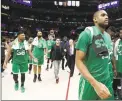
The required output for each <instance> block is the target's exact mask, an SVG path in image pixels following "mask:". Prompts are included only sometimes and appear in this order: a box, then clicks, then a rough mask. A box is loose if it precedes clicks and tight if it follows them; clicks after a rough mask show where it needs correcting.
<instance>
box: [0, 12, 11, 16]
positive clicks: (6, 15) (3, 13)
mask: <svg viewBox="0 0 122 101" xmlns="http://www.w3.org/2000/svg"><path fill="white" fill-rule="evenodd" d="M1 15H5V16H9V15H8V14H7V13H1Z"/></svg>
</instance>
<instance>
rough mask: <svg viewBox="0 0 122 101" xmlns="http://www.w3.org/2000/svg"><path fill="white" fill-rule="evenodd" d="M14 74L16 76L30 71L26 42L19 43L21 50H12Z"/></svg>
mask: <svg viewBox="0 0 122 101" xmlns="http://www.w3.org/2000/svg"><path fill="white" fill-rule="evenodd" d="M12 51H13V59H12V72H13V73H14V74H18V73H19V72H20V73H25V72H27V71H28V52H27V50H25V47H24V42H21V43H19V49H12Z"/></svg>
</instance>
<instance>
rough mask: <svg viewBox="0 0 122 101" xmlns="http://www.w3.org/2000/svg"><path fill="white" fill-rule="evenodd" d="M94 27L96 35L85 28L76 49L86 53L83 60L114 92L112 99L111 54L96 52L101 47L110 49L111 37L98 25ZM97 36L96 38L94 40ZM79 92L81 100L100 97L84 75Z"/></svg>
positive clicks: (96, 76)
mask: <svg viewBox="0 0 122 101" xmlns="http://www.w3.org/2000/svg"><path fill="white" fill-rule="evenodd" d="M92 28H93V35H94V37H93V38H92V34H91V31H90V30H84V31H83V32H82V33H81V34H80V36H79V39H78V41H77V44H76V49H78V50H81V51H83V52H85V53H86V57H85V59H84V60H83V62H84V64H85V66H86V67H87V68H88V70H89V72H90V74H91V75H92V76H93V77H94V78H95V79H96V80H97V81H99V82H102V83H103V84H105V85H106V86H107V88H108V89H109V91H110V93H111V94H112V97H111V98H109V99H111V100H112V99H114V98H113V89H112V84H111V79H110V72H109V64H108V62H109V54H107V55H104V56H101V57H100V56H98V54H97V53H96V52H98V51H99V52H100V51H101V49H106V50H107V51H108V48H110V43H111V38H110V36H109V35H108V34H107V33H104V34H102V32H101V31H100V30H99V29H98V28H97V27H95V26H93V27H92ZM99 36H101V37H102V39H99ZM95 38H96V40H94V41H93V39H95ZM93 43H94V44H93ZM94 47H95V48H94ZM96 50H97V51H96ZM78 93H79V100H97V99H100V98H99V96H98V95H97V94H96V92H95V90H94V88H93V87H92V86H91V84H90V83H89V82H88V81H87V80H86V79H85V78H84V77H83V76H81V78H80V82H79V92H78Z"/></svg>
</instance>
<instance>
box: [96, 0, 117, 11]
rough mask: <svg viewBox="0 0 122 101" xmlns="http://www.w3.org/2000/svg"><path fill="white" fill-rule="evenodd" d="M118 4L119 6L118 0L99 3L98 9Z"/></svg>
mask: <svg viewBox="0 0 122 101" xmlns="http://www.w3.org/2000/svg"><path fill="white" fill-rule="evenodd" d="M118 6H119V1H112V2H108V3H103V4H99V5H98V10H102V9H107V8H113V7H118Z"/></svg>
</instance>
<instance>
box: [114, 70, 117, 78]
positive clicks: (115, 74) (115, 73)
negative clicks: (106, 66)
mask: <svg viewBox="0 0 122 101" xmlns="http://www.w3.org/2000/svg"><path fill="white" fill-rule="evenodd" d="M114 76H115V77H117V71H116V69H115V70H114Z"/></svg>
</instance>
